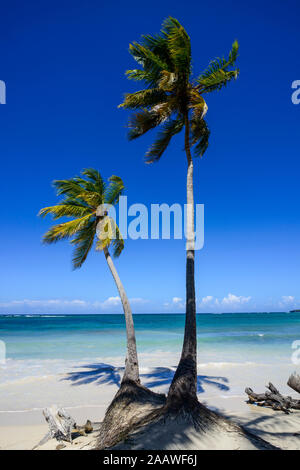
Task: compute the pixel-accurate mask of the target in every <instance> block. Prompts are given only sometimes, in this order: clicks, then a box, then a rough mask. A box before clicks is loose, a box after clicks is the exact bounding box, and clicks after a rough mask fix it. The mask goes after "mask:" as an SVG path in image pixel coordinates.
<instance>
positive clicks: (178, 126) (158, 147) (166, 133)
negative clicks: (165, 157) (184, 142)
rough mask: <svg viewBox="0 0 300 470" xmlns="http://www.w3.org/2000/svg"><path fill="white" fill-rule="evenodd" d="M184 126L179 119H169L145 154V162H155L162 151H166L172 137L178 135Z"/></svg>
mask: <svg viewBox="0 0 300 470" xmlns="http://www.w3.org/2000/svg"><path fill="white" fill-rule="evenodd" d="M183 125H184V121H183V119H182V118H181V117H178V118H177V119H169V120H168V121H167V122H166V123H165V124H164V126H163V128H162V130H161V131H160V132H159V133H158V136H157V139H156V141H155V142H154V143H153V144H152V146H151V147H150V149H149V150H148V152H147V153H146V162H147V163H153V162H157V161H158V160H159V159H160V158H161V156H162V154H163V153H164V151H165V150H166V149H167V147H168V145H169V143H170V141H171V139H172V137H173V136H174V135H175V134H178V133H179V132H180V131H181V130H182V128H183Z"/></svg>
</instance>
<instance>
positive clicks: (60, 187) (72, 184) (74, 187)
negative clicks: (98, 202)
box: [53, 178, 82, 197]
mask: <svg viewBox="0 0 300 470" xmlns="http://www.w3.org/2000/svg"><path fill="white" fill-rule="evenodd" d="M53 186H54V187H55V188H56V190H57V195H58V196H62V195H64V194H66V195H68V196H70V197H76V196H78V194H79V193H80V192H81V191H82V186H81V185H80V183H79V181H76V179H75V178H71V179H68V180H55V181H53Z"/></svg>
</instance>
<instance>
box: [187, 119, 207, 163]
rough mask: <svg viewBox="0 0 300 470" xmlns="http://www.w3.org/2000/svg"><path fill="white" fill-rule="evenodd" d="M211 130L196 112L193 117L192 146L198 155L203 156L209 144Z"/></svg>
mask: <svg viewBox="0 0 300 470" xmlns="http://www.w3.org/2000/svg"><path fill="white" fill-rule="evenodd" d="M209 136H210V130H209V128H208V126H207V124H206V122H205V120H204V119H202V118H201V117H200V116H199V115H197V114H194V115H193V116H192V118H191V146H192V147H193V150H194V155H195V156H196V157H202V156H203V155H204V153H205V152H206V150H207V147H208V144H209Z"/></svg>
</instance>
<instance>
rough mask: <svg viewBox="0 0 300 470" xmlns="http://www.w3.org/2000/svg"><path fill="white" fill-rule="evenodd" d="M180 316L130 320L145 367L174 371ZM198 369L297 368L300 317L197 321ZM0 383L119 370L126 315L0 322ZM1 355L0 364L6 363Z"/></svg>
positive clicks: (236, 316) (179, 343)
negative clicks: (96, 368)
mask: <svg viewBox="0 0 300 470" xmlns="http://www.w3.org/2000/svg"><path fill="white" fill-rule="evenodd" d="M184 321H185V317H184V315H182V314H137V315H134V323H135V329H136V338H137V347H138V353H139V356H140V364H141V366H142V367H148V366H150V365H151V366H155V367H163V366H164V365H165V364H168V365H170V366H173V367H176V364H177V362H178V360H179V357H180V351H181V347H182V342H183V332H184ZM197 338H198V366H200V367H204V366H205V365H207V366H209V365H212V364H213V365H219V366H220V367H221V366H222V365H223V364H226V365H227V366H230V365H232V366H234V365H242V364H245V365H246V364H258V365H259V364H281V365H284V364H287V365H291V364H293V361H294V363H295V364H297V360H298V363H300V354H298V352H299V351H300V313H284V312H283V313H266V312H262V313H223V314H198V315H197ZM0 346H1V347H0V352H1V351H2V358H1V356H0V383H2V384H3V383H5V382H13V381H20V380H22V379H24V378H26V377H34V376H41V375H44V376H47V375H49V374H63V373H66V372H68V370H69V369H71V368H72V367H73V366H74V365H75V364H76V365H84V364H92V363H103V364H113V365H114V366H120V367H121V366H123V364H124V358H125V354H126V334H125V321H124V316H123V315H118V314H114V315H54V314H49V315H1V316H0ZM4 353H5V357H4Z"/></svg>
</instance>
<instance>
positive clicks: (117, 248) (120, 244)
mask: <svg viewBox="0 0 300 470" xmlns="http://www.w3.org/2000/svg"><path fill="white" fill-rule="evenodd" d="M115 231H116V238H115V239H114V240H113V241H112V245H113V255H114V257H115V258H118V257H119V256H120V254H121V253H122V251H123V250H124V240H123V237H122V235H121V232H120V230H119V227H118V226H117V224H115Z"/></svg>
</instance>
